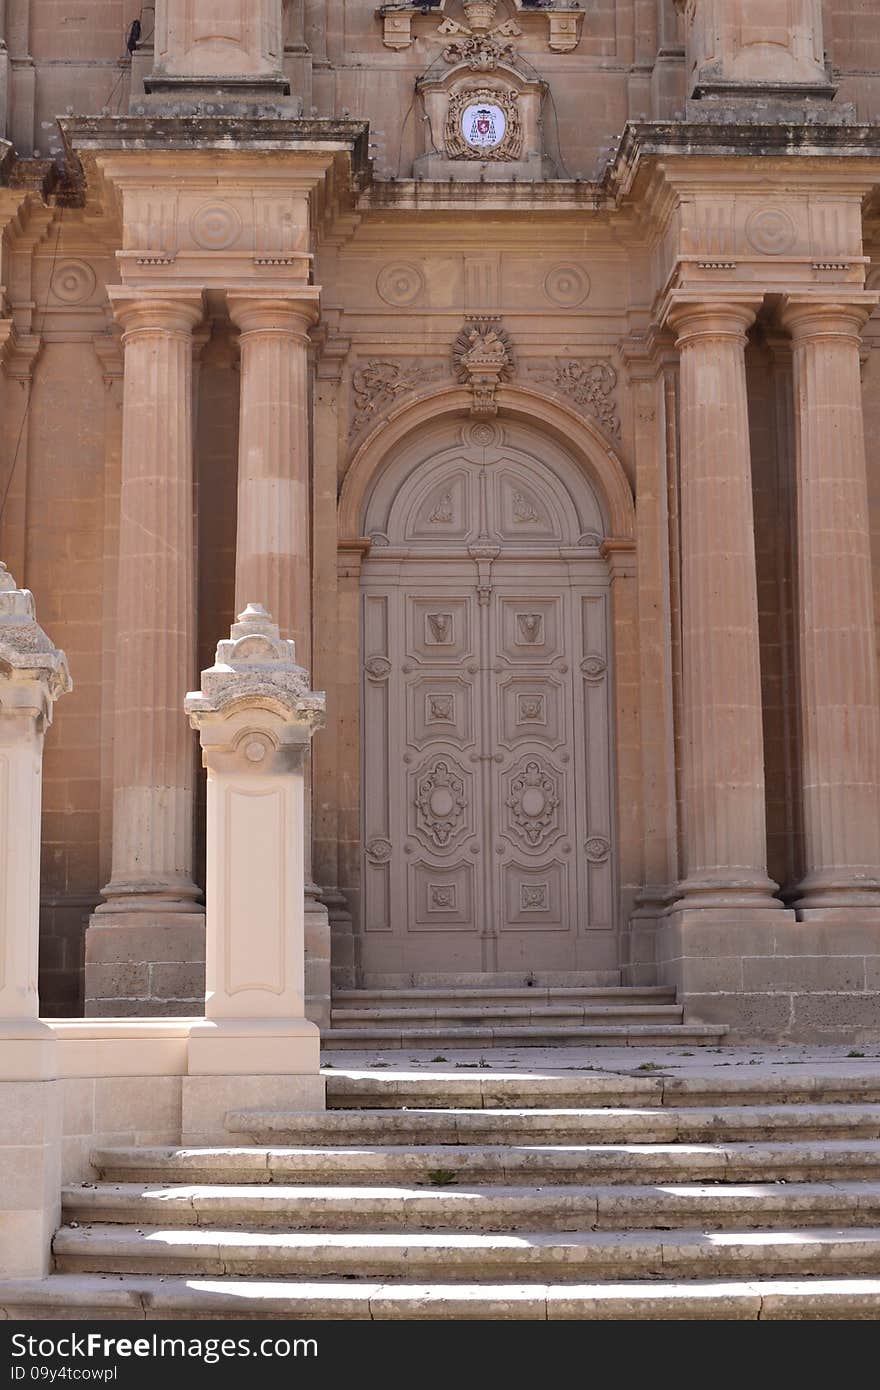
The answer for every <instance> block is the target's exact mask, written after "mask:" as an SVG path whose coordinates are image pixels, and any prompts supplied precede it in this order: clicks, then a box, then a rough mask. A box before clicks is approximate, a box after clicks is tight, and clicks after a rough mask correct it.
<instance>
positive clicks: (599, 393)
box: [536, 357, 620, 436]
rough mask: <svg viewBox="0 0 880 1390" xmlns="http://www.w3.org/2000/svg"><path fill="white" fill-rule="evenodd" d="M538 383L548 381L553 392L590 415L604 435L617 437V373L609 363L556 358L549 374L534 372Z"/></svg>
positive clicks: (595, 360)
mask: <svg viewBox="0 0 880 1390" xmlns="http://www.w3.org/2000/svg"><path fill="white" fill-rule="evenodd" d="M536 375H537V380H538V381H547V382H550V383H551V384H552V385H553V386H554V387H555V388H556V390H557V391H562V392H563V393H564V395H566V396H570V397H571V399H572V400H573V401H574V403H575V405H577V406H579V407H580V409H581V410H583V411H584V412H585V413H586V414H587V415H592V417H593V419H594V420H596V421H597V422H598V423H599V424H600V425H601V426H602V428H603V429H604V430H605V431H606V433H608V434H610V435H615V436H619V435H620V416H619V415H618V413H617V402H616V400H615V394H614V393H615V389H616V387H617V372H616V371H615V370H614V368H613V367H612V365H611V363H610V362H604V361H602V360H601V359H594V360H585V359H572V358H567V357H560V358H557V360H556V366H555V368H554V370H553V371H552V372H538V373H537V374H536Z"/></svg>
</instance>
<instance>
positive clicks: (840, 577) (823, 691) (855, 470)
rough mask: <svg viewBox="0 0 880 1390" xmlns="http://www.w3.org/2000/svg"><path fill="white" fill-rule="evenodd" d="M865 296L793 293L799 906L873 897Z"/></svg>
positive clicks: (876, 748)
mask: <svg viewBox="0 0 880 1390" xmlns="http://www.w3.org/2000/svg"><path fill="white" fill-rule="evenodd" d="M875 304H876V296H875V295H869V294H863V295H854V296H852V297H850V296H847V297H846V298H845V299H844V300H839V301H837V302H834V303H817V302H816V301H815V299H811V298H809V297H808V296H806V295H804V296H803V297H800V296H792V297H790V298H789V299H788V300H787V302H786V305H785V309H784V322H785V325H786V327H787V328H788V329H789V331H790V333H791V337H792V347H793V353H794V385H795V451H796V488H797V541H798V650H799V670H800V708H801V740H802V764H803V766H802V776H803V790H802V797H803V810H804V849H805V856H804V864H805V870H806V872H805V876H804V878H803V880H802V882H801V884H800V887H799V890H798V897H797V901H796V907H797V908H798V911H799V913H801V912H803V911H804V910H809V909H814V908H832V909H839V908H859V907H862V908H864V907H871V908H873V909H875V910H876V908H877V906H880V706H878V694H880V692H878V682H877V662H876V645H875V644H876V635H875V634H876V629H875V624H874V604H873V595H872V585H871V553H870V535H869V522H868V489H867V478H866V471H865V437H864V422H863V416H862V391H861V376H860V360H859V352H860V347H861V336H860V335H861V329H862V327H863V325H864V324H865V322H866V320H867V318H868V316H869V314H870V313H871V310H872V309H873V308H874V306H875Z"/></svg>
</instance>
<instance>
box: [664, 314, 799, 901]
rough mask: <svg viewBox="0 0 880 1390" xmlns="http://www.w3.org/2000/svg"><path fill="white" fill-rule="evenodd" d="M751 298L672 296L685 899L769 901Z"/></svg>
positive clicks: (770, 883)
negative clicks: (749, 365) (687, 299)
mask: <svg viewBox="0 0 880 1390" xmlns="http://www.w3.org/2000/svg"><path fill="white" fill-rule="evenodd" d="M756 307H757V306H756V304H755V303H748V302H737V301H730V302H727V301H725V302H719V303H710V302H707V303H679V304H676V305H675V306H674V308H673V310H672V312H671V314H670V320H669V321H670V324H671V326H672V327H673V328H674V329H675V331H676V333H677V335H678V341H677V346H678V349H679V352H680V354H681V368H680V371H681V423H680V430H681V607H682V706H683V708H682V721H683V734H684V738H683V743H682V749H683V753H682V757H683V768H682V790H683V800H684V806H683V826H682V829H683V845H682V848H683V857H684V865H683V869H684V874H685V878H684V881H683V882H682V883H681V885H680V890H679V891H680V893H681V897H682V899H683V905H685V906H695V907H726V906H729V905H752V906H756V907H767V906H773V905H777V904H776V900H775V899H774V898H773V896H772V894H773V892H774V890H775V887H776V885H775V884H774V883H772V882H771V880H770V879H769V878H768V876H767V867H766V866H767V848H766V819H765V808H764V750H763V735H762V726H761V679H760V653H759V637H758V600H757V583H756V573H755V539H754V525H753V516H752V488H751V465H750V451H749V421H748V410H747V401H746V371H745V348H746V334H747V332H748V329H749V327H750V326H751V324H752V323H753V322H754V319H755V310H756Z"/></svg>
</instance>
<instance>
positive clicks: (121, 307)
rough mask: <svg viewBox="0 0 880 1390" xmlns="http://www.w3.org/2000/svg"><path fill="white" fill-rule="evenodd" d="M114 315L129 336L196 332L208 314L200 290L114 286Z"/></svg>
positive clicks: (111, 293) (110, 295) (110, 288)
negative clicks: (151, 333) (132, 334)
mask: <svg viewBox="0 0 880 1390" xmlns="http://www.w3.org/2000/svg"><path fill="white" fill-rule="evenodd" d="M107 294H108V297H109V299H110V304H111V306H112V308H113V315H114V318H116V319H117V321H118V322H119V323H120V324H121V325H122V328H123V332H124V334H125V336H126V337H127V336H128V335H129V334H131V333H138V332H153V333H155V332H165V333H186V334H190V333H192V330H193V329H194V328H195V326H196V324H198V323H201V321H202V319H203V318H204V315H205V300H204V294H203V292H202V290H200V289H187V288H181V289H172V288H166V287H163V288H162V289H158V288H157V289H149V290H141V289H133V288H130V287H129V286H127V285H111V286H110V287H109V288H108V290H107Z"/></svg>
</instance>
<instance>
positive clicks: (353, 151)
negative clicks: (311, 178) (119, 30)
mask: <svg viewBox="0 0 880 1390" xmlns="http://www.w3.org/2000/svg"><path fill="white" fill-rule="evenodd" d="M58 124H59V126H60V128H61V134H62V138H63V140H64V146H65V150H66V153H67V157H68V161H69V163H70V164H71V165H72V166H73V168H74V169H76V168H78V167H80V168H81V160H80V156H81V155H82V154H85V153H97V152H98V151H101V152H108V153H109V152H111V151H125V152H127V153H133V152H143V153H154V154H161V153H163V152H164V153H175V154H179V153H180V152H182V151H187V152H189V153H202V152H205V151H216V152H221V153H227V154H230V155H235V156H241V155H244V154H258V153H260V152H265V153H271V154H273V155H278V154H283V153H287V152H289V153H291V154H296V155H297V156H299V157H300V158H302V157H303V156H305V157H308V156H310V155H311V156H312V157H314V158H315V159H319V160H326V158H327V156H330V157H331V158H332V157H333V156H334V155H348V156H349V157H350V163H351V177H352V184H353V185H354V186H355V187H357V186H359V184H360V183H361V182H362V181H363V180H364V179H365V177H366V175H367V169H368V156H367V140H368V135H367V132H368V124H367V122H366V121H354V120H347V119H346V120H343V119H338V120H337V119H334V120H312V119H308V120H305V119H297V120H293V119H290V120H288V119H286V118H284V117H248V116H148V115H143V116H140V115H137V116H64V117H59V120H58Z"/></svg>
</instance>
